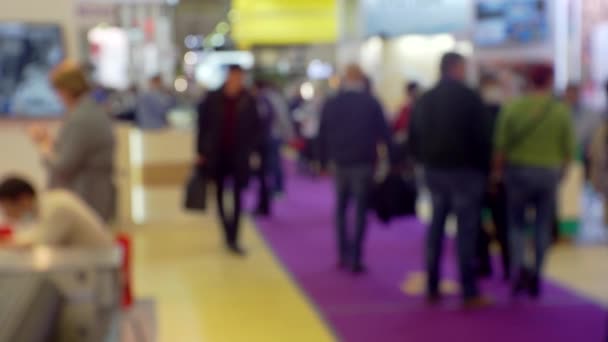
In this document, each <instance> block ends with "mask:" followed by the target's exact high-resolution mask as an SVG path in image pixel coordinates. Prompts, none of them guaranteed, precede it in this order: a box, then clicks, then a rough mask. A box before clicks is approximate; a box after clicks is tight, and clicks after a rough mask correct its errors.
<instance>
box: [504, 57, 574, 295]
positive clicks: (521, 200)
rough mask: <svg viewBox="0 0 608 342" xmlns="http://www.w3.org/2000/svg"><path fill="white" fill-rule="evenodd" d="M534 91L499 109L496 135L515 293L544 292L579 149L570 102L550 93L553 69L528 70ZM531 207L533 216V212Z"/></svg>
mask: <svg viewBox="0 0 608 342" xmlns="http://www.w3.org/2000/svg"><path fill="white" fill-rule="evenodd" d="M529 79H530V85H531V86H532V91H531V92H530V93H529V94H528V95H525V96H523V97H522V98H520V99H518V100H515V101H513V103H511V104H509V105H508V106H507V107H506V108H505V109H504V110H503V112H502V113H501V115H500V118H499V122H498V127H497V130H496V137H495V154H496V157H495V162H494V163H495V166H494V177H493V178H494V179H502V178H503V174H504V179H505V182H506V186H507V196H508V208H509V209H508V215H509V225H510V227H509V231H510V235H511V239H510V240H511V257H512V268H513V275H514V276H515V279H514V281H513V288H512V290H513V294H514V295H517V294H520V293H521V292H523V291H526V290H527V292H528V293H529V294H530V296H532V297H538V296H539V295H540V292H541V288H540V281H541V278H542V269H543V263H544V260H545V254H546V251H547V248H548V246H549V242H550V235H551V222H552V220H553V217H554V216H555V208H556V198H557V189H558V186H559V181H560V178H561V176H562V175H563V173H564V171H565V168H566V166H567V165H568V163H569V162H570V160H571V159H572V157H573V156H574V154H575V151H576V139H575V134H574V127H573V122H572V118H571V116H570V112H569V110H568V107H567V106H566V105H565V104H563V103H561V102H559V101H557V100H555V99H554V98H553V96H552V84H553V82H552V81H553V70H552V68H551V67H549V66H544V65H539V66H535V67H533V68H532V69H531V71H530V74H529ZM531 211H533V213H534V215H533V220H531V217H530V212H531ZM530 228H531V229H532V232H533V234H532V237H533V238H532V239H533V241H534V262H533V263H532V264H531V265H529V264H527V263H526V262H525V258H524V256H525V255H526V248H525V246H526V241H525V236H526V230H527V229H530Z"/></svg>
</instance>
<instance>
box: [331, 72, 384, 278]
mask: <svg viewBox="0 0 608 342" xmlns="http://www.w3.org/2000/svg"><path fill="white" fill-rule="evenodd" d="M380 142H384V143H389V142H390V130H389V128H388V124H387V123H386V120H385V118H384V113H383V111H382V107H381V105H380V103H379V102H378V100H376V98H374V97H373V96H372V95H371V93H370V92H368V91H366V89H365V82H364V76H363V73H362V72H361V70H360V69H359V67H358V66H355V65H352V66H349V67H348V70H347V72H346V76H345V78H344V83H343V87H342V89H341V91H340V92H339V93H338V94H337V95H336V96H334V97H332V98H330V99H328V100H327V102H326V103H325V106H324V108H323V111H322V117H321V128H320V134H319V143H320V147H321V158H322V161H327V160H328V161H331V162H332V163H333V164H334V165H335V168H336V170H335V172H336V174H335V176H336V191H337V211H336V229H337V238H338V254H339V266H340V268H345V267H350V268H352V271H353V272H354V273H362V272H364V271H365V267H364V265H363V262H362V259H363V255H362V254H363V252H362V248H363V241H364V238H365V231H366V225H367V222H366V216H367V215H366V211H367V208H368V198H369V194H370V190H371V186H372V178H373V171H374V163H375V161H376V151H377V145H378V143H380ZM351 196H352V197H354V200H355V206H356V216H357V217H356V229H355V236H354V238H350V237H349V236H348V234H347V227H346V211H347V208H348V204H349V200H350V198H351Z"/></svg>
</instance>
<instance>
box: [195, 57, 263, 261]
mask: <svg viewBox="0 0 608 342" xmlns="http://www.w3.org/2000/svg"><path fill="white" fill-rule="evenodd" d="M244 81H245V72H244V70H243V69H242V68H241V67H240V66H238V65H231V66H229V68H228V75H227V79H226V82H225V83H224V85H223V87H222V88H221V89H219V90H217V91H213V92H211V93H209V94H208V95H207V96H206V97H205V99H204V100H203V101H202V102H201V104H200V105H199V108H198V113H199V120H198V137H197V151H198V164H199V166H200V167H201V168H202V169H203V170H204V171H203V172H205V173H206V174H207V175H209V177H211V178H212V179H213V180H214V181H215V184H216V191H217V206H218V211H219V216H220V221H221V224H222V227H223V230H224V237H225V242H226V246H227V248H228V249H229V251H231V252H233V253H235V254H237V255H244V254H245V251H244V250H243V249H242V248H241V246H240V245H239V223H240V217H241V199H242V192H243V189H244V188H245V187H246V186H247V183H248V180H249V176H250V172H251V168H250V159H251V157H252V155H253V153H254V152H255V149H256V147H258V146H259V145H260V141H261V139H262V132H261V131H262V123H261V117H260V114H259V113H258V109H257V103H256V100H255V98H254V96H253V95H252V94H251V93H250V92H249V91H248V90H247V89H246V88H245V85H244ZM229 182H231V183H232V195H233V196H232V202H233V203H232V213H230V215H229V214H228V212H227V211H226V208H225V205H224V194H225V190H226V189H227V186H228V183H229Z"/></svg>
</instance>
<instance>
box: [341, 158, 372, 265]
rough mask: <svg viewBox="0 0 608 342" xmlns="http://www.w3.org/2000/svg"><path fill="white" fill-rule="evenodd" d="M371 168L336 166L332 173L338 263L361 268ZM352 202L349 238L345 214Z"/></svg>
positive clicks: (370, 184) (364, 166) (365, 166)
mask: <svg viewBox="0 0 608 342" xmlns="http://www.w3.org/2000/svg"><path fill="white" fill-rule="evenodd" d="M372 179H373V166H371V165H356V166H339V167H337V169H336V197H337V198H336V200H337V203H336V235H337V242H338V256H339V259H340V263H342V264H344V265H351V266H355V267H357V266H362V259H363V244H364V240H365V233H366V230H367V208H368V201H369V195H370V192H371V187H372ZM351 199H354V201H355V231H354V234H351V233H350V232H349V229H348V224H347V212H348V207H349V204H350V201H351Z"/></svg>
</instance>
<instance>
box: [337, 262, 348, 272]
mask: <svg viewBox="0 0 608 342" xmlns="http://www.w3.org/2000/svg"><path fill="white" fill-rule="evenodd" d="M338 269H339V270H341V271H344V270H346V269H348V262H346V261H344V260H340V261H338Z"/></svg>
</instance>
